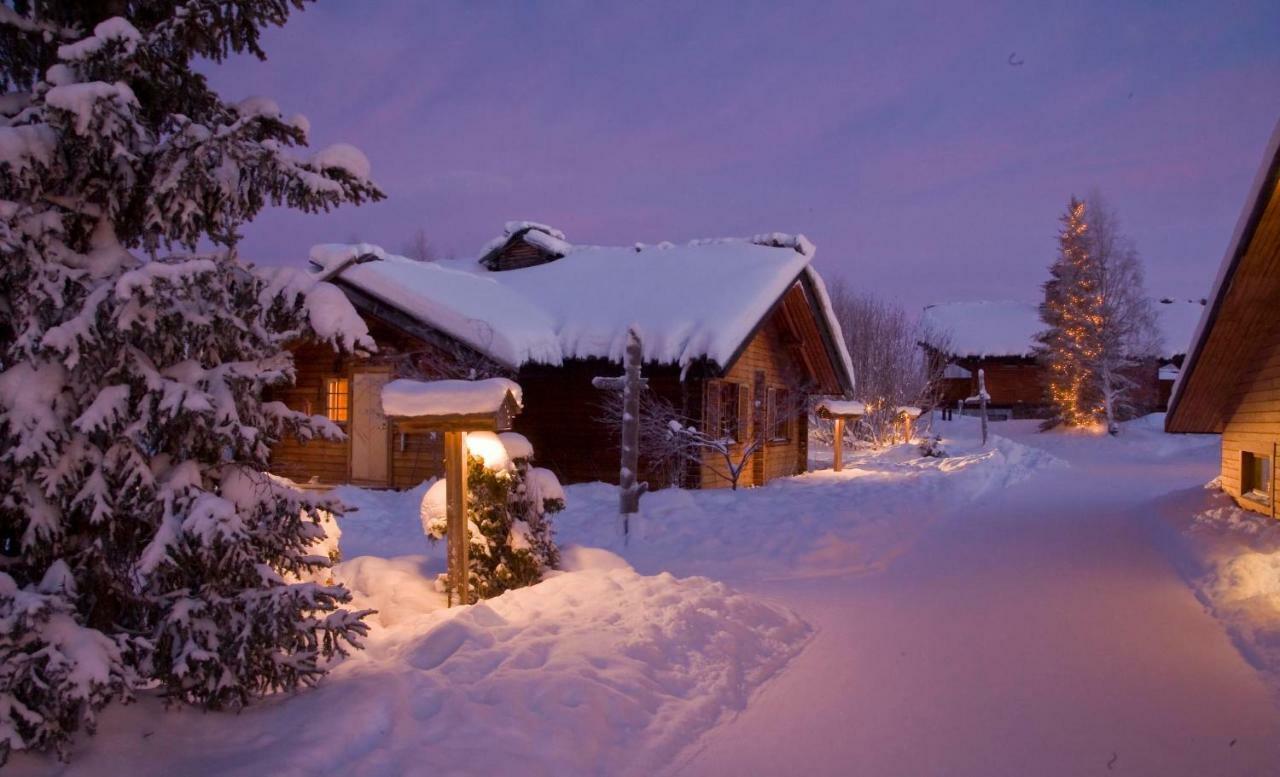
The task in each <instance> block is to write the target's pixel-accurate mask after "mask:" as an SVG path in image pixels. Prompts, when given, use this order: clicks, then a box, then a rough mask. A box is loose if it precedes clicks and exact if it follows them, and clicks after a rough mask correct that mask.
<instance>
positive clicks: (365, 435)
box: [351, 372, 391, 486]
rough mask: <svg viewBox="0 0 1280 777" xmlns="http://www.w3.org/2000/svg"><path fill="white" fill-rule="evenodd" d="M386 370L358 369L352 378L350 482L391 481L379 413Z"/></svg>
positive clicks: (386, 433)
mask: <svg viewBox="0 0 1280 777" xmlns="http://www.w3.org/2000/svg"><path fill="white" fill-rule="evenodd" d="M390 379H391V375H390V374H388V373H385V372H357V373H356V374H355V375H353V376H352V380H351V481H352V482H353V483H359V484H361V485H368V486H385V485H389V484H390V473H391V467H390V464H391V462H390V461H389V459H390V453H391V440H390V431H389V427H388V424H387V417H386V416H385V415H383V414H382V386H383V385H384V384H385V383H386V382H387V381H388V380H390Z"/></svg>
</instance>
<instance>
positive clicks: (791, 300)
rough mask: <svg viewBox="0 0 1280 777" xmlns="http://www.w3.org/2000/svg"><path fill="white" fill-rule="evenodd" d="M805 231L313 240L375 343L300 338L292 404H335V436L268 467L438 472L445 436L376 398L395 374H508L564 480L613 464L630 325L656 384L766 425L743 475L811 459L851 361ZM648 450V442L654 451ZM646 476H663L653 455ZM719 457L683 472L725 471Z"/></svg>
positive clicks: (700, 410) (757, 428)
mask: <svg viewBox="0 0 1280 777" xmlns="http://www.w3.org/2000/svg"><path fill="white" fill-rule="evenodd" d="M812 256H813V247H812V245H810V244H809V243H808V241H806V240H804V238H803V237H798V238H793V237H790V236H786V235H780V234H772V235H763V236H759V237H756V238H751V239H745V240H716V241H694V242H693V243H690V244H687V245H681V246H674V245H671V244H661V245H657V246H641V245H637V246H632V247H595V246H590V247H587V246H574V245H572V244H570V243H568V242H567V241H566V240H565V238H564V235H563V234H562V233H560V232H558V231H556V230H554V229H552V228H550V227H547V226H545V225H539V224H531V223H525V222H520V223H512V224H508V225H507V228H506V230H505V233H504V235H503V236H502V237H501V238H500V239H498V240H496V241H494V242H493V244H491V245H490V246H487V247H486V249H485V250H484V252H483V255H482V256H481V257H480V260H479V261H478V262H477V261H474V260H472V261H446V262H416V261H412V260H409V259H405V258H402V257H397V256H391V255H388V254H386V253H385V252H383V251H381V249H378V248H377V247H376V246H370V245H359V246H318V247H317V248H316V249H314V250H313V252H312V258H313V262H314V263H315V264H316V266H317V270H318V271H319V272H320V273H321V275H322V276H323V277H324V278H325V279H326V280H328V281H329V282H331V283H333V284H335V285H337V286H338V287H339V288H340V289H341V290H342V291H343V292H344V293H345V294H346V296H347V298H348V299H349V300H350V301H351V303H352V304H353V306H354V307H355V308H356V310H357V311H358V312H359V313H360V315H361V316H362V318H363V319H364V320H365V322H366V323H367V325H368V327H369V330H370V334H371V335H372V337H373V339H374V340H375V342H376V343H377V345H378V352H377V353H376V354H373V355H371V356H368V357H365V358H341V357H337V356H335V355H334V354H333V352H332V351H330V350H328V349H327V348H322V347H317V346H314V345H310V344H299V345H298V346H297V347H296V348H295V349H294V356H295V362H296V366H297V376H298V379H297V383H296V385H295V386H293V387H292V388H290V389H289V390H287V391H284V392H281V395H280V397H279V398H280V399H282V400H283V401H284V402H285V403H286V404H288V405H289V406H290V407H292V408H295V409H299V410H304V411H307V412H312V413H322V414H326V415H328V416H329V418H331V419H332V420H334V421H335V422H336V423H338V424H340V425H341V426H342V427H343V428H344V429H345V430H346V431H347V434H348V440H347V441H346V442H341V443H333V442H324V441H309V442H306V443H300V442H298V441H294V440H290V441H286V442H284V443H282V444H281V445H279V446H277V448H276V449H275V450H274V451H273V469H274V470H275V471H276V472H278V473H280V474H282V475H285V476H287V477H290V478H292V479H294V480H297V481H299V482H303V483H313V484H318V485H330V484H339V483H354V484H359V485H365V486H374V487H392V488H403V487H409V486H413V485H416V484H417V483H419V482H421V481H422V480H423V479H424V478H427V477H431V476H437V475H439V474H440V473H441V466H442V464H441V462H442V459H443V448H442V441H441V440H440V439H439V436H438V435H434V434H429V433H427V434H418V433H412V432H409V431H406V430H404V429H400V428H397V426H396V424H395V423H394V422H393V421H390V420H388V419H387V418H386V417H385V416H384V415H382V412H381V408H380V406H379V403H378V394H379V392H380V390H381V387H382V385H383V384H385V383H386V382H387V381H389V380H391V379H393V378H396V377H411V378H419V379H441V378H466V377H490V376H501V377H509V378H512V379H514V380H516V381H517V382H518V383H519V384H520V386H521V387H522V388H523V393H524V410H523V412H522V413H521V415H520V416H519V418H518V419H516V421H515V430H516V431H517V432H520V433H522V434H524V435H525V436H526V437H528V438H529V440H530V441H531V442H532V443H533V445H534V449H535V451H536V452H537V457H538V462H539V464H540V465H541V466H544V467H547V468H549V469H551V470H552V471H554V472H555V473H556V474H557V476H559V477H560V479H561V480H562V481H563V482H569V483H571V482H584V481H594V480H603V481H608V482H616V479H617V476H618V464H617V462H618V452H617V429H616V428H615V427H614V426H612V425H610V424H608V423H605V422H603V420H602V417H603V416H604V415H605V411H604V408H605V406H606V405H607V404H608V403H609V402H611V401H614V397H613V392H609V391H603V390H600V389H597V388H595V387H594V386H592V379H593V378H595V377H597V376H611V375H617V374H619V372H620V369H621V367H620V359H621V356H622V349H623V347H624V345H625V340H626V333H627V331H628V330H629V329H635V330H636V332H637V334H638V335H639V336H640V339H641V344H642V347H643V350H644V358H645V364H644V375H645V377H646V378H647V379H648V384H649V388H650V392H651V394H652V396H653V397H654V398H657V399H658V400H661V401H662V402H665V403H667V404H669V405H670V406H671V407H672V408H674V409H676V410H677V412H678V413H679V414H680V415H681V416H682V417H683V418H684V419H686V420H688V421H690V422H692V423H694V424H696V425H698V426H699V427H700V428H702V429H703V430H714V431H715V433H716V434H722V435H724V436H726V437H730V438H732V439H734V440H736V441H737V443H736V444H735V447H739V448H740V446H741V445H743V444H745V443H747V442H748V441H752V440H757V439H763V440H764V445H763V447H762V450H761V451H760V452H758V453H757V454H756V455H755V456H754V457H753V458H752V461H751V466H750V467H749V469H748V471H747V472H746V473H745V474H744V475H743V477H742V479H741V481H740V484H741V485H759V484H763V483H765V482H767V481H769V480H771V479H773V478H776V477H780V476H785V475H792V474H795V473H798V472H802V471H804V470H805V468H806V467H807V460H808V447H807V439H808V431H807V426H806V424H807V415H806V413H805V412H803V410H804V407H805V400H806V398H807V396H808V395H810V394H821V395H834V396H841V395H846V394H848V393H849V392H851V391H852V388H853V371H852V367H851V366H850V362H849V357H848V353H847V351H846V350H845V346H844V339H843V335H842V334H841V332H840V329H839V325H838V323H837V322H836V321H835V319H834V317H833V316H832V314H831V312H830V306H829V304H828V301H827V298H826V291H825V288H824V286H823V283H822V280H821V278H820V277H819V276H818V274H817V273H816V271H814V269H813V268H812V266H811V263H810V260H811V259H812ZM642 453H643V451H642ZM641 468H642V473H641V474H642V478H643V479H648V480H650V481H651V484H652V486H653V487H655V488H656V487H661V486H663V485H667V484H668V482H667V480H668V479H669V478H668V477H667V474H666V473H665V472H662V471H659V470H658V465H657V463H655V462H653V461H650V460H648V459H647V458H645V457H643V456H642V459H641ZM724 475H725V473H723V472H722V471H720V468H719V467H718V466H717V462H716V460H715V458H714V457H712V456H710V455H709V456H707V457H706V458H704V459H703V461H702V462H701V464H700V465H697V466H693V467H690V468H687V470H686V471H685V475H684V478H683V480H682V483H681V484H682V485H685V486H691V487H719V486H724V485H727V484H728V480H727V479H726V478H725V476H724Z"/></svg>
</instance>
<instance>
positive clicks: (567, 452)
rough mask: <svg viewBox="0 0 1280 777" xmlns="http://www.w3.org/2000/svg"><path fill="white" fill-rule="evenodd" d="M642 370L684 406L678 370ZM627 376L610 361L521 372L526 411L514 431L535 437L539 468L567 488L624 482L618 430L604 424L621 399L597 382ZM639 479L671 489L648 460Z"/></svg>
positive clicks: (664, 395) (656, 367)
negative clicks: (614, 403) (604, 417)
mask: <svg viewBox="0 0 1280 777" xmlns="http://www.w3.org/2000/svg"><path fill="white" fill-rule="evenodd" d="M641 371H642V374H643V375H644V377H645V378H646V379H647V380H648V381H649V389H650V390H651V391H653V392H655V393H656V394H657V395H658V396H659V397H661V398H663V399H666V400H667V401H668V402H670V403H671V404H672V405H673V406H674V407H675V408H677V409H680V408H682V407H683V406H684V402H685V396H684V393H685V391H686V385H685V384H682V383H681V381H680V371H679V370H678V369H677V368H675V367H672V366H668V365H654V364H646V365H644V366H643V367H642V370H641ZM621 374H622V367H621V365H619V364H617V363H611V362H608V361H606V360H604V359H586V360H581V361H572V362H568V363H566V364H563V365H558V366H546V365H526V366H525V367H523V368H522V369H521V370H520V373H519V375H518V376H517V377H516V382H518V383H519V384H520V388H521V390H522V392H523V395H524V409H523V410H522V411H521V412H520V414H519V415H518V416H516V419H515V423H514V430H515V431H517V432H519V433H520V434H523V435H524V436H525V437H527V438H529V442H530V443H532V444H533V451H534V458H535V461H536V463H537V464H538V466H540V467H546V468H547V469H550V470H552V471H553V472H555V473H556V475H557V477H559V478H560V480H561V482H564V483H588V482H594V481H603V482H605V483H617V482H618V468H619V462H620V458H621V453H620V450H619V447H618V429H615V428H612V427H611V426H610V425H608V424H606V423H604V422H603V421H601V419H600V416H601V414H602V413H603V412H604V410H605V406H606V404H607V403H609V402H611V401H616V400H615V398H614V397H615V394H614V392H612V391H607V390H602V389H598V388H596V387H595V386H593V385H591V381H592V379H593V378H596V377H613V376H618V375H621ZM642 454H643V451H642ZM639 478H640V480H642V481H647V482H648V483H649V485H650V487H651V488H660V487H662V486H665V485H667V484H666V483H665V482H664V478H663V476H662V473H659V472H657V471H655V470H654V468H653V467H652V465H651V463H650V462H647V461H646V460H645V459H644V457H643V455H642V457H641V461H640V473H639Z"/></svg>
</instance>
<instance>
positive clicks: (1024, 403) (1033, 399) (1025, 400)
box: [953, 356, 1045, 418]
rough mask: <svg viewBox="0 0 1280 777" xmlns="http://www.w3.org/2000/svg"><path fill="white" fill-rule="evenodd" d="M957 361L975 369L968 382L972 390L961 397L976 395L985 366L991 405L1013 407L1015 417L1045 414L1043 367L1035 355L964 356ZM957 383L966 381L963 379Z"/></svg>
mask: <svg viewBox="0 0 1280 777" xmlns="http://www.w3.org/2000/svg"><path fill="white" fill-rule="evenodd" d="M956 364H958V365H960V366H961V367H964V368H965V369H966V370H969V371H970V372H971V373H973V375H972V377H970V378H969V382H968V392H969V393H968V394H966V396H965V397H958V398H959V399H965V398H966V397H971V396H976V395H977V393H978V370H982V371H983V374H984V376H985V379H986V384H987V393H988V394H990V395H991V403H990V404H991V405H992V406H994V407H1008V408H1011V409H1012V410H1013V417H1014V418H1038V417H1041V416H1043V415H1044V414H1045V386H1044V371H1043V369H1042V368H1041V367H1040V365H1039V364H1037V363H1036V360H1035V359H1033V358H1031V357H1029V356H991V357H984V358H975V357H965V358H962V359H957V360H956ZM957 383H958V384H963V381H957ZM956 388H957V389H958V386H956ZM957 393H959V392H958V391H957ZM953 403H954V400H953Z"/></svg>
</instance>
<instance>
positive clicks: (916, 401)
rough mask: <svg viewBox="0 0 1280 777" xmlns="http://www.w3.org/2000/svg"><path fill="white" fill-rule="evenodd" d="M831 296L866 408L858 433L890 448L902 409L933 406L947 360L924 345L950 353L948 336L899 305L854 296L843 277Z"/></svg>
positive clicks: (831, 287) (858, 392)
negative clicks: (930, 351) (934, 330)
mask: <svg viewBox="0 0 1280 777" xmlns="http://www.w3.org/2000/svg"><path fill="white" fill-rule="evenodd" d="M827 291H828V294H829V295H830V298H831V306H832V309H833V310H834V312H835V315H836V319H837V320H838V321H839V322H840V328H841V330H842V331H843V332H844V337H845V344H846V345H847V347H848V349H849V358H850V359H851V360H852V361H853V373H854V375H857V376H858V381H857V385H856V387H855V389H854V399H857V400H859V401H861V402H862V403H863V404H865V405H866V406H867V414H866V415H865V416H864V417H863V418H862V419H861V420H860V421H859V423H858V425H857V426H856V427H855V430H854V431H855V433H856V434H858V435H859V436H861V437H862V438H863V439H866V440H869V441H870V442H871V443H872V444H874V445H876V446H881V445H888V444H890V443H891V442H892V441H893V440H894V437H895V434H896V427H897V424H898V418H899V415H898V408H900V407H902V406H914V407H921V408H926V409H927V408H930V407H932V406H933V405H934V402H935V399H936V392H937V389H938V386H939V385H940V381H941V379H942V372H943V370H944V369H946V360H945V359H939V358H933V357H931V356H930V353H929V352H928V351H926V350H925V348H924V347H923V345H924V344H925V343H928V344H929V346H930V348H931V349H932V350H933V351H934V352H936V353H946V351H947V349H948V344H949V337H948V336H947V334H946V333H945V332H932V331H928V329H927V327H925V326H924V324H922V323H921V322H920V321H919V320H917V319H914V318H912V317H911V316H909V315H908V314H907V312H906V310H904V309H903V308H902V307H901V306H900V305H896V304H894V303H892V302H888V301H886V300H882V299H879V298H877V297H875V296H874V295H871V294H858V293H856V292H854V291H853V290H852V289H851V288H850V287H849V286H848V284H847V283H846V282H845V281H844V280H843V279H841V278H838V277H837V278H835V279H833V280H832V281H831V282H830V283H828V284H827ZM814 423H815V425H818V426H821V425H822V423H823V422H822V421H821V420H820V419H815V420H814Z"/></svg>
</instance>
